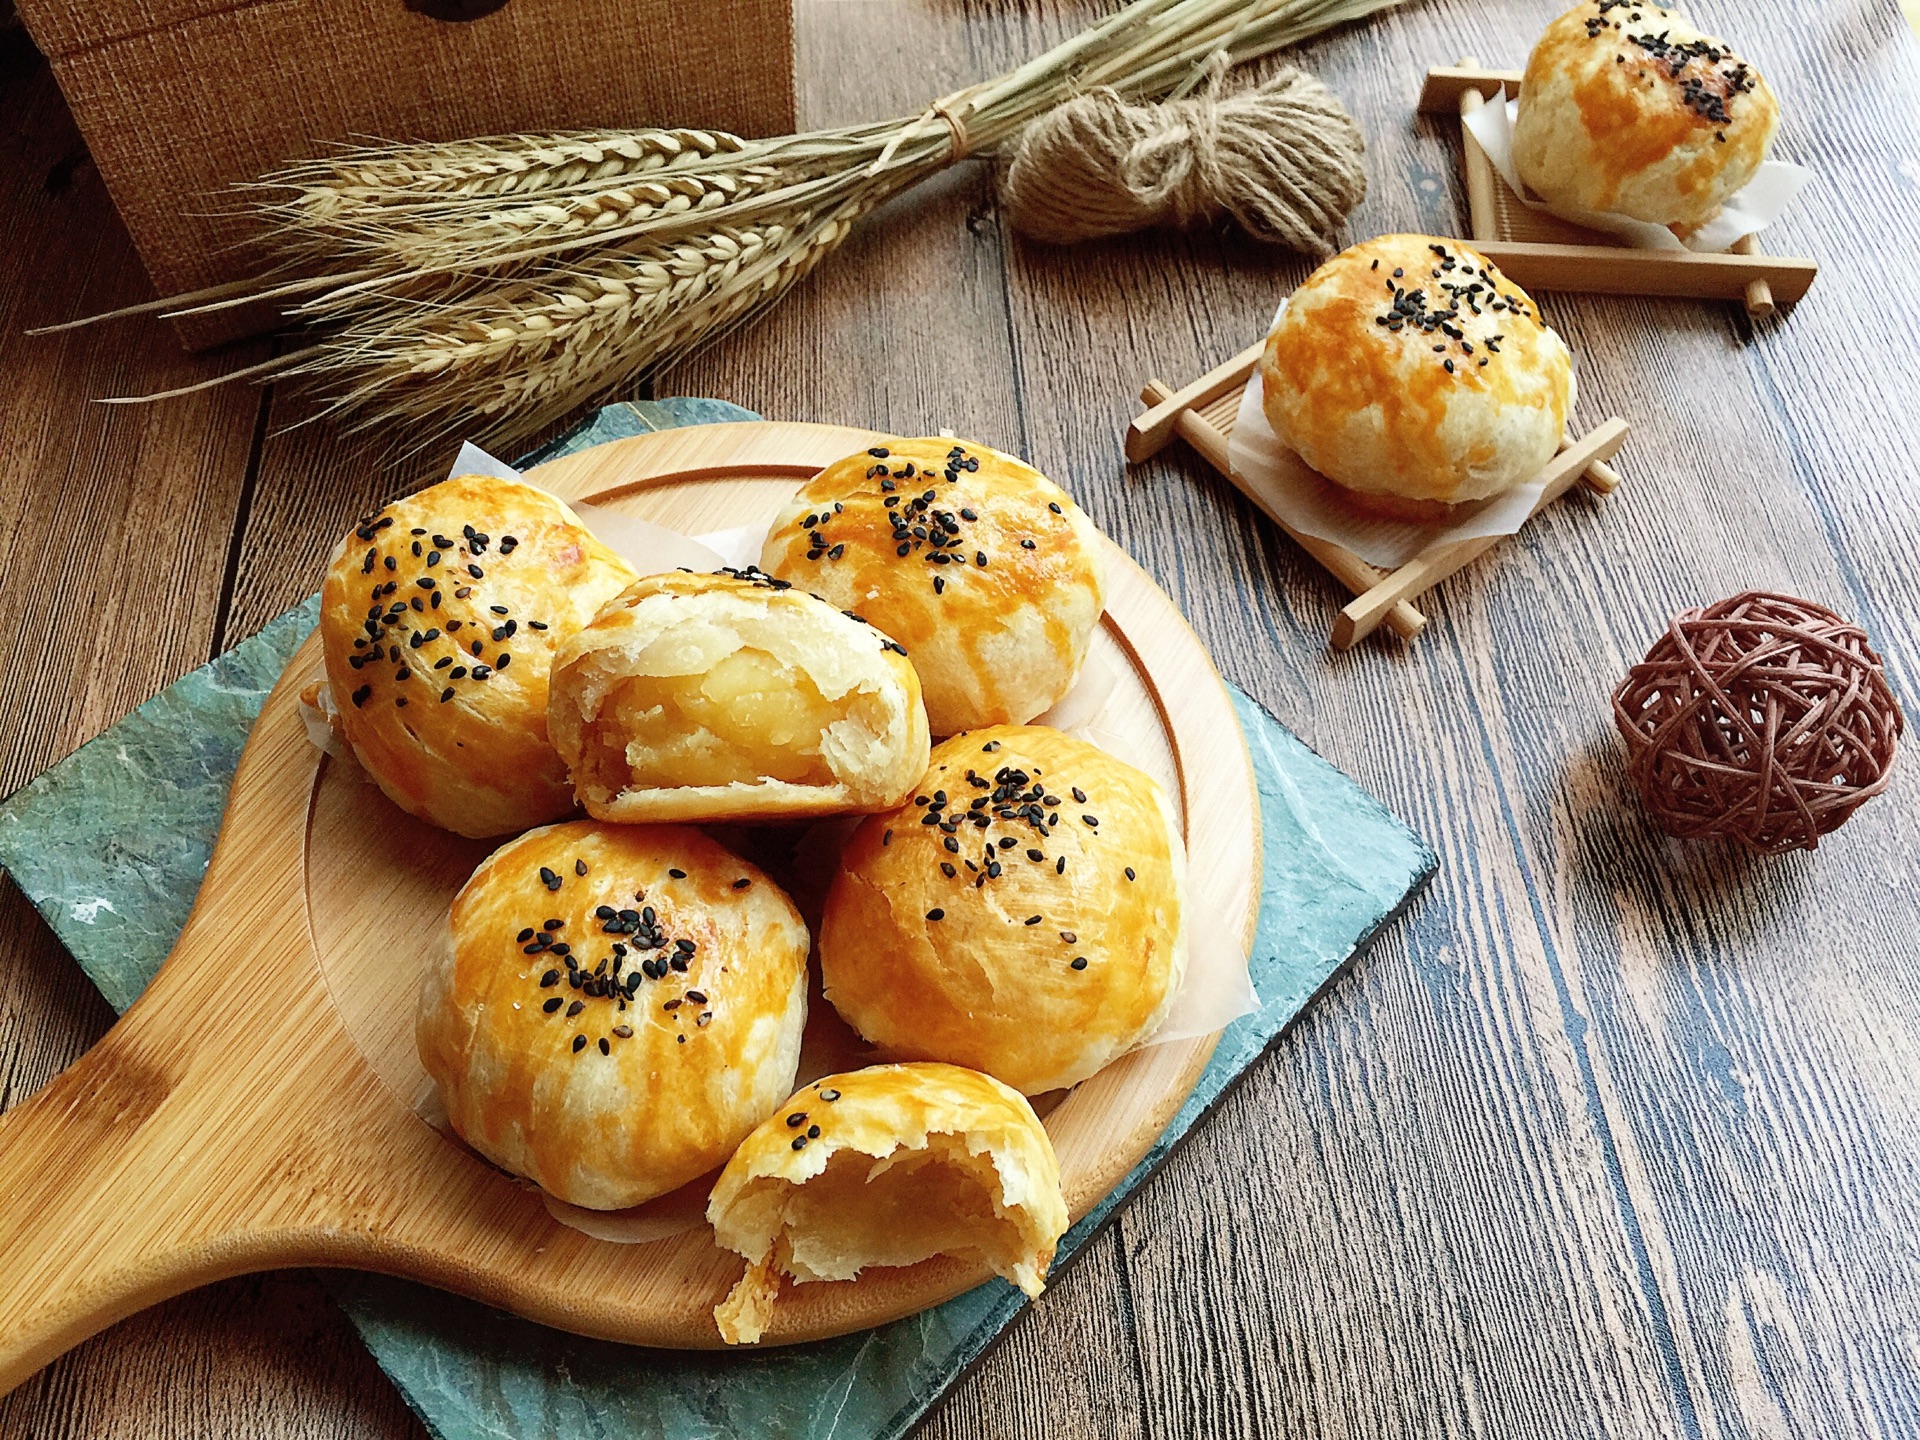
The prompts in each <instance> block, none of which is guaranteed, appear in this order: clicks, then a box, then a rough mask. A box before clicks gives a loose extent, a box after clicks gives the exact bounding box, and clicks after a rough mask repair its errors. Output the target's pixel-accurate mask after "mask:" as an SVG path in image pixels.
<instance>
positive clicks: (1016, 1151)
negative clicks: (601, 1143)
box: [707, 1064, 1067, 1344]
mask: <svg viewBox="0 0 1920 1440" xmlns="http://www.w3.org/2000/svg"><path fill="white" fill-rule="evenodd" d="M707 1218H708V1219H709V1220H710V1221H711V1222H712V1224H713V1227H714V1237H715V1239H717V1240H718V1241H719V1243H720V1244H722V1245H723V1246H725V1247H727V1248H728V1249H731V1250H734V1251H736V1252H737V1253H739V1254H741V1255H744V1256H745V1257H746V1258H747V1261H748V1265H747V1271H746V1274H745V1275H744V1276H743V1277H742V1278H741V1280H740V1282H739V1283H738V1284H737V1285H736V1286H735V1287H734V1289H733V1291H732V1293H731V1294H729V1295H728V1297H727V1299H726V1301H725V1302H724V1303H722V1304H721V1305H720V1306H719V1307H717V1308H716V1310H715V1311H714V1318H715V1320H716V1322H717V1323H718V1325H719V1327H720V1332H721V1335H722V1337H723V1338H724V1339H726V1340H727V1341H728V1343H730V1344H741V1343H747V1344H751V1343H753V1342H754V1341H757V1340H758V1339H759V1338H760V1336H761V1334H762V1333H763V1332H764V1330H765V1328H766V1326H767V1324H768V1322H769V1320H770V1319H771V1317H772V1313H773V1308H774V1304H775V1301H776V1297H777V1295H778V1293H779V1283H780V1276H781V1275H782V1274H786V1275H790V1276H792V1277H793V1278H794V1279H795V1280H798V1281H801V1282H807V1281H817V1280H847V1279H852V1278H853V1277H854V1276H855V1275H856V1274H858V1273H859V1271H860V1270H861V1269H862V1268H864V1267H865V1266H868V1265H911V1264H915V1263H917V1262H918V1261H920V1260H924V1259H926V1258H928V1257H929V1256H932V1255H938V1254H953V1255H962V1256H967V1257H970V1258H976V1259H980V1260H983V1261H985V1262H986V1263H987V1264H989V1265H991V1266H992V1267H993V1269H994V1270H995V1271H996V1272H998V1273H999V1274H1000V1275H1002V1276H1004V1277H1005V1278H1007V1279H1008V1280H1011V1281H1012V1282H1013V1283H1014V1284H1016V1285H1018V1286H1019V1287H1020V1288H1021V1289H1022V1290H1024V1291H1025V1292H1026V1293H1027V1294H1028V1295H1037V1294H1039V1293H1040V1290H1041V1287H1042V1285H1043V1284H1044V1283H1045V1280H1046V1274H1047V1268H1048V1266H1049V1265H1050V1264H1051V1263H1052V1261H1053V1253H1054V1248H1055V1246H1056V1245H1057V1244H1058V1242H1059V1239H1060V1236H1061V1235H1062V1234H1064V1233H1065V1231H1066V1228H1067V1207H1066V1202H1065V1200H1064V1198H1063V1197H1062V1195H1061V1193H1060V1164H1059V1161H1058V1160H1057V1159H1056V1158H1055V1156H1054V1152H1053V1144H1052V1142H1051V1141H1050V1140H1049V1139H1048V1138H1047V1132H1046V1130H1045V1128H1044V1127H1043V1126H1042V1125H1041V1124H1040V1121H1039V1119H1038V1117H1036V1116H1035V1115H1034V1113H1033V1108H1032V1107H1031V1106H1030V1105H1028V1103H1027V1101H1026V1099H1025V1097H1024V1096H1022V1095H1020V1094H1019V1093H1018V1092H1017V1091H1015V1090H1013V1089H1011V1088H1009V1087H1008V1086H1006V1085H1003V1084H1001V1083H1000V1082H999V1081H997V1080H994V1079H992V1078H991V1077H989V1076H986V1075H982V1074H979V1073H977V1072H975V1071H972V1070H966V1069H962V1068H960V1067H958V1066H953V1065H940V1064H913V1065H875V1066H871V1067H869V1068H867V1069H864V1070H855V1071H851V1072H849V1073H846V1074H841V1075H828V1076H825V1077H823V1078H822V1079H819V1080H816V1081H814V1082H813V1084H811V1085H809V1086H807V1087H806V1088H804V1089H803V1090H801V1091H800V1092H799V1093H798V1094H796V1095H794V1096H792V1097H791V1098H790V1099H789V1100H788V1101H787V1103H786V1104H785V1105H782V1106H781V1107H779V1109H777V1110H776V1111H775V1112H774V1114H773V1115H772V1116H771V1117H769V1118H768V1119H767V1120H766V1121H765V1122H764V1123H763V1124H762V1125H760V1127H759V1128H758V1129H756V1130H755V1131H754V1132H753V1134H751V1135H750V1136H748V1137H747V1139H746V1141H745V1142H744V1143H743V1144H742V1145H741V1146H740V1148H739V1149H738V1150H737V1151H736V1152H734V1156H733V1158H732V1159H731V1160H729V1161H728V1162H727V1168H726V1169H725V1170H724V1171H723V1172H722V1173H721V1176H720V1180H719V1182H718V1183H717V1184H716V1185H715V1186H714V1188H713V1194H712V1196H711V1198H710V1199H709V1201H708V1203H707Z"/></svg>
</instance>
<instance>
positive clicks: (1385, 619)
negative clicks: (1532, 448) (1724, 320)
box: [1126, 340, 1627, 650]
mask: <svg viewBox="0 0 1920 1440" xmlns="http://www.w3.org/2000/svg"><path fill="white" fill-rule="evenodd" d="M1265 343H1266V342H1265V341H1264V340H1263V341H1261V342H1259V343H1257V344H1254V345H1249V346H1248V347H1247V348H1246V349H1245V350H1242V351H1241V352H1240V353H1239V354H1238V355H1236V356H1234V357H1233V358H1232V359H1231V360H1229V361H1227V362H1226V363H1225V364H1223V365H1220V366H1217V367H1215V368H1214V369H1212V370H1209V371H1208V372H1207V373H1206V374H1205V375H1202V376H1201V377H1200V378H1199V379H1198V380H1195V381H1193V382H1192V383H1191V384H1189V385H1183V386H1182V387H1181V388H1180V389H1178V390H1175V389H1173V388H1172V387H1171V386H1169V385H1168V384H1167V383H1166V382H1165V381H1163V380H1149V381H1148V382H1147V384H1146V386H1145V388H1143V389H1142V390H1141V392H1140V399H1141V401H1142V403H1144V404H1145V405H1146V406H1147V409H1145V410H1143V411H1142V412H1141V413H1140V414H1139V415H1137V416H1135V417H1134V420H1133V423H1132V424H1131V425H1129V426H1128V427H1127V438H1126V452H1127V459H1128V460H1130V461H1139V460H1144V459H1146V458H1147V457H1148V456H1149V455H1156V454H1158V453H1159V452H1160V451H1161V450H1163V449H1165V448H1166V446H1167V444H1168V442H1169V441H1171V440H1172V439H1173V438H1174V437H1175V436H1176V435H1177V436H1179V437H1180V438H1181V439H1183V440H1185V441H1186V442H1187V443H1188V444H1189V445H1191V446H1193V448H1194V449H1195V450H1197V451H1199V452H1200V456H1201V458H1202V459H1204V460H1205V461H1206V462H1207V463H1208V464H1209V465H1211V466H1213V468H1214V469H1216V470H1218V471H1219V472H1220V473H1221V474H1222V475H1224V476H1225V477H1226V478H1227V480H1228V481H1229V482H1230V483H1231V484H1232V485H1233V486H1234V488H1235V489H1237V490H1239V491H1240V493H1241V494H1243V495H1245V496H1246V497H1247V498H1248V499H1249V500H1251V501H1253V503H1254V504H1255V505H1256V506H1258V507H1259V508H1260V510H1261V511H1262V512H1263V513H1264V514H1265V515H1266V516H1267V518H1268V519H1270V520H1272V521H1273V523H1274V524H1276V525H1278V526H1279V527H1280V528H1281V529H1282V530H1284V531H1286V532H1287V534H1289V535H1291V536H1292V537H1293V538H1294V540H1295V541H1296V542H1297V543H1298V544H1299V546H1300V548H1301V549H1303V550H1305V551H1306V552H1307V553H1308V554H1309V555H1311V556H1312V557H1313V558H1314V559H1315V560H1317V561H1319V562H1320V565H1321V566H1322V568H1324V569H1325V570H1326V571H1327V573H1328V574H1330V575H1332V576H1333V578H1334V579H1336V580H1338V581H1339V582H1340V583H1341V584H1342V585H1344V586H1346V587H1347V589H1348V590H1349V591H1351V592H1352V593H1353V595H1354V599H1353V602H1352V603H1351V604H1349V605H1348V606H1347V607H1346V609H1344V610H1342V611H1341V612H1340V614H1339V615H1338V616H1337V617H1335V619H1334V622H1333V633H1332V637H1331V638H1332V641H1333V644H1334V646H1335V648H1337V649H1340V650H1345V649H1347V648H1349V647H1350V646H1352V645H1354V644H1357V643H1358V642H1359V641H1361V640H1363V639H1365V638H1366V637H1367V636H1368V635H1371V634H1372V633H1373V632H1374V631H1375V630H1377V629H1378V628H1379V627H1380V626H1381V625H1385V626H1387V628H1389V629H1390V630H1392V631H1394V632H1395V633H1396V634H1397V635H1399V636H1400V637H1401V638H1402V639H1406V640H1411V639H1413V637H1414V636H1416V635H1418V634H1419V633H1420V632H1421V630H1423V629H1425V628H1426V624H1427V617H1426V616H1424V615H1422V614H1421V613H1420V612H1419V611H1418V610H1416V609H1415V608H1414V606H1413V600H1414V598H1415V597H1416V596H1418V595H1420V594H1422V593H1423V592H1425V591H1427V590H1430V589H1432V588H1433V587H1434V586H1435V585H1437V584H1438V583H1439V582H1440V581H1442V580H1444V579H1446V578H1447V576H1449V575H1451V574H1453V573H1454V572H1455V571H1457V570H1460V569H1461V568H1463V567H1464V566H1466V565H1468V564H1469V563H1471V562H1472V561H1473V560H1474V559H1475V558H1476V557H1478V556H1480V555H1483V554H1485V553H1486V552H1487V551H1488V550H1491V549H1492V548H1493V547H1494V546H1495V545H1497V544H1499V543H1500V541H1501V540H1503V539H1505V538H1506V537H1505V536H1502V535H1489V536H1481V537H1477V538H1475V539H1471V540H1458V541H1455V542H1453V543H1451V544H1447V545H1436V546H1432V547H1430V548H1429V549H1427V550H1425V551H1423V552H1422V553H1421V554H1419V555H1416V556H1414V557H1413V559H1411V560H1409V561H1407V562H1406V563H1405V564H1404V565H1402V566H1400V567H1399V568H1398V569H1396V570H1383V569H1381V568H1380V567H1379V566H1377V565H1370V564H1368V563H1367V562H1366V561H1365V560H1362V559H1361V558H1360V557H1359V556H1358V555H1355V554H1354V553H1353V552H1352V551H1351V550H1348V549H1347V548H1346V547H1345V546H1343V545H1336V544H1335V543H1333V542H1332V541H1330V540H1323V539H1321V538H1320V537H1319V536H1317V535H1305V534H1302V533H1301V532H1300V531H1298V530H1295V529H1294V528H1293V527H1292V526H1291V525H1289V524H1287V522H1286V521H1285V520H1283V519H1282V518H1281V517H1280V516H1279V515H1278V514H1276V513H1275V511H1274V509H1273V507H1272V505H1271V504H1270V503H1269V502H1268V500H1267V498H1266V497H1265V496H1264V495H1262V494H1261V493H1260V491H1259V490H1258V489H1257V488H1256V487H1254V486H1251V485H1249V484H1248V483H1247V482H1246V481H1245V480H1244V479H1243V478H1242V477H1241V476H1239V475H1236V474H1235V473H1234V470H1233V465H1232V462H1231V461H1230V460H1229V459H1228V454H1227V439H1228V437H1229V436H1230V435H1231V434H1232V433H1233V425H1234V420H1235V418H1236V417H1237V416H1238V414H1239V411H1240V394H1241V391H1242V390H1244V389H1245V388H1246V384H1247V380H1248V377H1250V376H1251V375H1252V374H1253V371H1254V367H1255V366H1256V365H1258V364H1259V363H1260V354H1261V351H1262V350H1263V349H1264V348H1265ZM1626 438H1627V422H1626V421H1624V420H1621V419H1619V418H1618V417H1616V418H1614V419H1611V420H1608V421H1607V422H1606V423H1605V424H1603V425H1600V426H1597V427H1596V428H1594V429H1593V430H1590V431H1588V432H1587V434H1586V435H1584V436H1582V437H1580V438H1579V439H1577V440H1576V439H1575V438H1574V437H1573V436H1572V435H1568V436H1566V437H1565V438H1564V439H1563V440H1562V441H1561V447H1560V453H1559V454H1558V455H1556V456H1555V457H1554V458H1553V460H1552V461H1550V462H1549V463H1548V466H1547V468H1546V470H1545V471H1544V472H1542V478H1543V479H1544V480H1545V482H1546V488H1545V489H1544V490H1542V491H1541V494H1540V502H1539V504H1537V505H1535V506H1534V508H1533V511H1532V515H1538V514H1539V513H1540V511H1541V510H1542V509H1543V508H1545V507H1546V506H1547V505H1549V504H1551V503H1552V502H1553V501H1555V500H1557V499H1559V498H1560V497H1561V496H1562V495H1564V494H1565V493H1566V492H1567V491H1568V490H1570V489H1572V488H1573V486H1574V485H1575V483H1577V482H1584V483H1585V484H1586V486H1587V488H1588V489H1590V490H1592V491H1594V492H1595V493H1596V494H1600V495H1608V494H1611V493H1612V492H1613V490H1614V488H1615V487H1616V486H1617V485H1619V483H1620V477H1619V475H1617V474H1616V473H1615V472H1614V471H1613V469H1612V468H1611V467H1610V466H1609V465H1607V463H1606V462H1607V461H1608V460H1611V459H1612V458H1613V456H1614V453H1615V452H1616V451H1618V450H1619V448H1620V445H1621V443H1622V442H1623V441H1624V440H1625V439H1626ZM1532 515H1530V516H1529V517H1528V518H1529V519H1531V518H1532Z"/></svg>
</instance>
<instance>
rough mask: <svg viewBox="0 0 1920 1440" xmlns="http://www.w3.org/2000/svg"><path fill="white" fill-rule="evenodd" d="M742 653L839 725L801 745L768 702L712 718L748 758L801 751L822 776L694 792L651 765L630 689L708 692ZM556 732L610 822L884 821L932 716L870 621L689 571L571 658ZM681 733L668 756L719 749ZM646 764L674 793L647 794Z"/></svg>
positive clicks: (572, 646) (664, 581)
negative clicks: (778, 669)
mask: <svg viewBox="0 0 1920 1440" xmlns="http://www.w3.org/2000/svg"><path fill="white" fill-rule="evenodd" d="M742 653H751V654H753V655H756V656H767V657H770V658H771V660H772V661H774V662H777V664H779V665H780V666H783V667H786V668H787V671H788V672H789V674H790V675H798V676H803V677H804V679H805V684H806V686H807V687H808V701H809V703H810V704H815V705H824V706H826V707H829V708H830V709H831V710H832V711H833V712H834V713H836V714H837V715H838V718H837V719H834V720H833V721H832V722H831V723H830V724H827V725H825V726H824V727H822V726H817V725H812V724H808V725H806V726H804V727H803V728H804V730H805V734H804V735H800V736H795V735H793V734H791V733H788V731H789V730H790V729H791V727H792V725H793V720H792V719H791V716H792V711H791V709H790V708H789V707H784V706H782V705H781V704H779V703H778V698H779V697H766V696H763V695H762V694H761V693H760V692H756V691H749V692H748V693H746V694H744V695H741V696H738V697H732V698H730V699H723V700H722V701H719V702H716V707H717V708H720V709H724V710H725V711H726V712H727V713H725V714H724V716H718V717H716V716H709V717H708V718H709V719H711V720H713V722H714V723H716V724H721V725H722V727H723V728H724V729H726V731H727V732H728V735H729V736H730V737H731V739H732V740H733V741H738V742H740V743H742V744H745V745H748V746H751V745H752V744H753V742H754V741H755V740H756V739H757V740H760V741H762V742H767V741H770V740H772V739H776V738H777V739H778V740H779V741H781V742H783V743H787V744H791V743H793V742H795V741H796V740H798V742H799V743H800V744H802V745H804V746H805V747H806V748H807V749H808V750H809V751H811V752H813V754H812V758H811V759H810V761H809V762H808V763H809V764H811V765H812V766H813V767H814V768H815V769H816V770H817V771H818V773H817V774H814V775H812V776H805V775H803V776H802V777H801V778H799V779H782V778H775V777H773V776H769V775H764V774H758V773H753V774H750V775H748V776H747V777H746V778H741V779H736V780H732V781H729V782H728V783H722V784H698V783H690V782H688V781H686V780H684V779H683V778H682V776H683V775H684V774H685V773H686V772H685V768H684V767H683V766H680V765H677V764H676V763H675V760H674V756H673V754H672V753H671V752H668V753H646V752H649V751H650V749H651V748H652V747H653V744H654V739H650V738H647V737H636V736H635V735H633V734H631V733H629V732H628V726H629V725H630V724H631V723H632V718H631V713H630V711H629V710H628V709H627V708H624V707H623V706H621V705H619V704H616V703H613V702H614V700H615V699H616V697H617V696H618V695H619V694H620V693H621V687H623V685H625V684H626V683H627V682H631V681H634V680H635V679H636V677H643V678H647V679H654V678H667V679H673V680H681V679H685V678H687V677H701V676H709V675H710V674H711V672H712V670H713V668H714V666H715V665H716V664H717V663H719V662H722V661H724V660H726V659H727V657H729V656H735V655H739V654H742ZM662 714H664V712H662ZM656 718H658V717H656ZM660 723H663V724H665V723H667V722H666V721H664V720H661V721H660ZM548 725H549V728H550V730H551V732H552V734H553V739H554V743H555V745H557V746H558V747H559V750H560V754H561V755H562V757H563V758H564V759H565V760H566V762H567V765H568V766H569V768H570V769H571V770H572V773H573V782H574V790H575V793H576V794H577V795H578V797H579V799H580V802H581V804H583V805H584V806H585V807H586V808H587V811H588V813H589V814H591V815H595V816H597V817H599V818H600V819H603V820H620V821H627V822H637V821H653V820H721V819H749V818H754V819H768V818H773V817H776V816H801V815H831V814H840V813H845V812H854V813H857V812H862V811H871V810H880V809H884V808H886V807H888V806H890V805H894V804H897V803H899V801H900V799H901V797H902V796H904V795H905V794H906V793H907V792H908V791H909V790H911V789H912V788H913V784H914V782H915V781H916V780H918V779H919V778H920V775H921V773H922V772H923V771H924V770H925V769H926V764H927V748H928V740H927V716H926V710H925V708H924V706H923V705H922V703H921V699H920V680H919V677H918V675H916V674H915V673H914V668H913V665H912V663H911V662H910V661H909V660H908V658H907V652H906V651H905V650H904V649H903V648H902V647H901V646H900V645H898V644H897V643H895V642H894V641H892V640H889V639H888V638H887V637H886V636H885V635H883V634H881V633H880V632H879V631H878V630H876V629H874V628H873V627H872V626H871V625H868V624H867V623H866V622H865V621H864V620H861V619H859V618H857V617H855V616H851V615H848V614H843V613H842V612H841V611H838V610H836V609H834V608H833V606H831V605H829V604H827V603H826V602H825V601H823V600H821V599H819V598H818V597H817V596H813V595H809V594H806V593H805V592H804V591H801V590H798V589H795V588H794V587H792V586H790V585H789V584H788V583H787V582H786V581H784V580H775V579H772V578H771V577H769V576H766V575H763V574H761V573H760V572H759V571H757V570H747V571H722V572H720V573H718V574H714V575H694V574H689V573H687V572H685V571H679V572H675V573H673V574H667V575H652V576H648V577H647V578H646V579H644V580H641V581H639V582H638V583H637V584H635V585H632V586H630V587H629V588H628V589H627V590H626V591H625V592H624V593H622V594H621V595H619V596H618V597H617V598H615V599H614V600H612V601H610V602H609V603H608V604H607V605H606V606H605V608H603V609H602V610H601V612H600V614H599V615H598V616H596V617H595V618H594V620H593V623H592V624H590V625H588V626H587V627H586V628H585V629H583V630H581V631H579V632H578V633H577V634H575V635H574V636H573V637H572V639H570V640H569V641H567V643H566V644H565V645H563V646H562V647H561V649H560V653H559V655H558V656H557V657H556V659H555V662H554V671H553V692H552V696H551V699H550V701H549V705H548ZM783 727H785V728H783ZM668 731H669V733H668V734H667V736H666V737H665V740H664V741H663V742H662V744H663V745H664V744H681V745H686V744H694V743H697V742H698V741H699V740H704V739H712V738H713V737H712V736H711V734H710V732H705V731H703V730H700V729H699V727H698V726H697V725H696V723H695V721H693V720H692V719H690V718H688V717H686V716H684V715H680V714H679V713H678V712H676V714H675V716H674V717H673V720H672V722H671V724H668ZM654 738H658V737H657V736H656V737H654ZM634 761H638V762H640V763H642V764H644V765H647V766H648V767H649V770H650V772H651V773H652V774H653V775H654V776H655V777H657V779H659V780H670V781H671V783H635V781H634V770H633V768H632V762H634Z"/></svg>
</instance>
